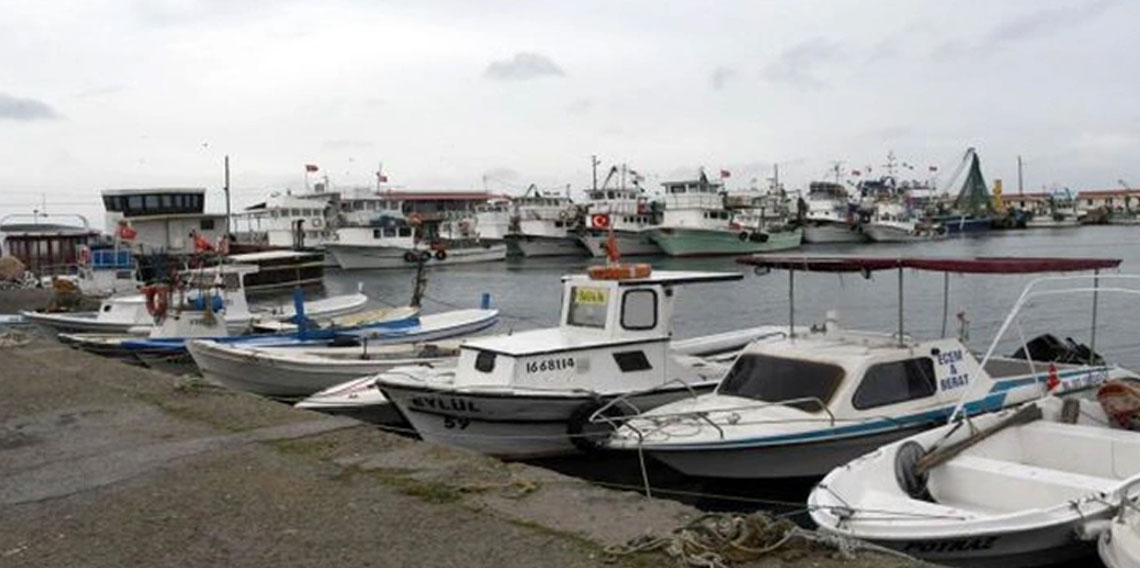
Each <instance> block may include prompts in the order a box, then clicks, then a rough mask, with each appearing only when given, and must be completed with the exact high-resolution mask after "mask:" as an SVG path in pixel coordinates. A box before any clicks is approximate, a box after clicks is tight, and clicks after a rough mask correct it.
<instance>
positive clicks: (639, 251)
mask: <svg viewBox="0 0 1140 568" xmlns="http://www.w3.org/2000/svg"><path fill="white" fill-rule="evenodd" d="M607 239H609V233H606V232H603V231H589V232H586V233H584V234H582V235H581V236H580V237H578V240H579V241H580V242H581V243H582V246H584V247H586V250H587V251H588V252H589V254H590V256H592V257H595V258H601V257H603V256H605V255H606V249H605V243H606V240H607ZM614 240H616V241H617V246H618V251H619V252H621V255H622V256H648V255H654V254H664V251H662V250H661V247H659V246H657V243H655V242H653V239H651V238H650V237H649V231H639V232H629V231H618V230H615V231H614Z"/></svg>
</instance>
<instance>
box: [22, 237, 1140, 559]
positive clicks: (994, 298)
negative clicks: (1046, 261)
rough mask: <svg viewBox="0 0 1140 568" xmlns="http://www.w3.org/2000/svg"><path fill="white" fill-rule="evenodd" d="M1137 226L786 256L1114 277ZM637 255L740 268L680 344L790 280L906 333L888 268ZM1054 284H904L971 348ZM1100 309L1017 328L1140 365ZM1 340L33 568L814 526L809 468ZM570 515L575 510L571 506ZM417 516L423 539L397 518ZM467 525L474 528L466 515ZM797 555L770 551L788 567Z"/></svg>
mask: <svg viewBox="0 0 1140 568" xmlns="http://www.w3.org/2000/svg"><path fill="white" fill-rule="evenodd" d="M1134 230H1135V229H1134V228H1133V227H1127V226H1103V227H1083V228H1067V229H1057V230H1052V229H1047V230H1039V231H1007V232H991V233H988V234H984V235H978V236H973V235H962V236H952V237H949V238H945V239H940V240H933V241H926V242H909V243H878V244H873V245H871V244H867V243H859V244H846V243H832V244H821V245H810V246H808V247H806V248H804V249H802V250H801V251H792V252H790V253H784V254H785V255H786V256H791V257H795V256H796V255H799V254H801V253H802V254H805V255H818V254H837V255H844V254H859V255H863V256H867V255H873V256H879V257H916V256H922V257H931V258H937V257H946V258H966V257H1010V258H1024V257H1113V258H1120V259H1122V262H1121V264H1120V266H1119V269H1118V270H1113V271H1106V272H1105V274H1109V273H1114V272H1117V271H1119V272H1122V273H1128V272H1134V271H1137V270H1140V247H1136V246H1133V245H1128V244H1121V243H1131V242H1132V241H1133V240H1134V235H1133V232H1134ZM642 260H644V261H646V262H648V263H650V264H652V266H653V269H654V271H655V272H654V273H655V274H656V273H658V272H660V274H661V275H662V277H669V276H668V275H670V274H674V275H686V274H689V275H696V274H712V273H736V272H743V273H744V277H743V278H741V279H727V280H725V281H720V282H718V283H716V284H702V283H700V282H699V281H696V282H695V283H692V284H691V285H687V286H683V287H678V288H676V289H675V290H673V291H672V293H671V294H670V296H672V295H674V294H675V303H674V304H673V309H672V310H671V311H670V312H665V313H671V314H672V325H673V326H674V328H675V330H676V335H675V339H678V340H683V339H687V338H693V337H698V336H706V335H711V334H717V333H721V332H725V331H727V330H740V329H743V328H749V327H755V326H763V325H770V326H783V325H787V323H788V321H789V317H790V316H791V315H792V314H789V308H788V297H789V288H788V286H789V282H792V281H794V285H795V288H794V295H795V297H796V298H797V302H796V306H797V307H796V309H795V313H794V318H795V322H796V325H797V326H822V324H823V323H824V322H825V320H828V319H830V320H831V321H828V325H833V324H834V323H838V324H839V325H841V326H842V327H848V328H857V329H868V330H878V331H884V332H889V331H891V330H893V329H894V328H895V326H897V325H899V324H900V321H899V319H898V317H899V316H898V295H897V293H898V292H899V291H900V290H899V286H900V284H899V282H900V281H899V280H897V279H896V276H895V274H894V273H893V271H883V272H874V273H869V274H868V276H869V277H868V278H864V277H863V276H861V275H859V274H858V273H855V274H847V275H833V274H801V275H799V276H797V277H795V278H794V280H792V279H789V278H788V276H787V275H786V274H784V273H782V272H772V273H761V272H762V271H753V270H752V269H751V267H749V266H745V265H741V264H739V263H737V262H736V259H735V258H734V257H698V258H669V257H660V256H659V257H651V258H648V259H642ZM597 263H598V262H597V261H594V260H590V259H588V258H585V257H582V258H578V257H518V258H509V259H507V260H505V261H502V262H494V263H482V264H470V265H441V266H433V267H430V268H428V269H427V270H426V271H425V273H426V280H427V282H426V292H425V293H423V294H422V297H421V301H422V310H423V314H425V317H426V316H427V315H430V314H435V313H440V312H449V311H453V310H463V309H471V308H476V307H479V306H480V305H481V304H483V303H484V301H485V299H484V297H485V296H489V298H490V306H491V307H493V308H494V309H496V310H498V316H499V323H498V325H497V327H495V328H493V329H491V330H489V331H487V332H484V333H513V332H517V331H523V330H528V329H535V328H544V327H556V326H558V324H559V320H558V316H557V314H558V313H559V309H560V306H561V304H562V302H563V301H564V296H563V295H560V294H558V293H556V292H555V291H556V290H558V289H559V288H561V287H562V286H563V282H564V278H565V275H566V274H574V273H582V272H586V271H587V269H588V268H589V267H590V266H596V265H597ZM1040 277H1042V275H1033V274H1025V275H1010V274H994V275H972V276H971V277H969V278H960V277H958V276H956V275H954V274H950V275H949V277H948V279H947V280H943V277H942V276H941V275H937V274H929V273H924V272H908V273H907V274H906V281H905V283H904V284H902V290H901V292H902V294H903V298H904V307H905V310H906V313H907V317H906V320H905V326H906V329H905V332H906V333H907V334H910V335H913V336H916V337H919V338H932V337H944V336H958V337H960V338H961V339H962V340H963V342H964V343H965V344H966V345H967V346H968V347H970V348H971V350H974V351H979V350H984V349H985V347H986V346H987V345H988V343H989V342H990V340H991V339H992V337H993V335H994V334H995V332H996V331H997V329H998V327H999V326H1000V324H1001V323H1002V320H1003V318H1004V316H1005V314H1006V313H1007V309H1008V307H1009V306H1010V305H1011V304H1013V303H1014V301H1015V300H1016V299H1017V298H1018V295H1019V294H1020V293H1021V291H1022V289H1023V288H1024V286H1025V285H1026V284H1027V283H1028V282H1029V281H1031V280H1033V279H1035V278H1040ZM698 280H699V279H698ZM837 280H838V285H837ZM946 283H948V291H949V295H948V297H949V302H948V303H946V304H945V305H944V304H943V300H942V298H943V291H944V288H943V286H944V284H946ZM416 285H417V283H416V279H415V277H414V275H413V274H412V273H411V272H409V271H390V270H368V271H342V270H339V269H335V268H330V269H328V270H327V271H326V272H325V276H324V292H323V293H324V294H325V295H327V296H330V297H336V296H341V295H344V294H351V293H354V292H356V291H357V290H360V291H362V292H363V293H364V294H365V295H367V296H368V298H370V300H369V305H367V306H364V308H366V309H368V308H384V307H396V306H406V305H407V304H408V301H409V299H410V298H413V297H414V296H415V295H416V294H415V292H416V291H415V288H416ZM568 289H569V288H568ZM20 292H21V294H20V295H19V296H20V297H19V298H17V297H16V296H17V295H15V294H13V295H12V297H11V299H9V300H6V302H8V303H4V304H2V308H3V310H6V311H14V310H15V308H16V307H26V304H27V303H28V302H30V301H36V302H42V301H43V295H42V294H32V293H31V292H32V291H20ZM0 294H4V293H0ZM3 299H4V298H0V300H3ZM1096 301H1098V302H1099V314H1100V316H1099V320H1098V321H1096V322H1095V327H1096V336H1095V339H1093V338H1092V337H1090V336H1091V335H1092V334H1091V331H1092V329H1093V325H1094V322H1093V321H1091V320H1090V318H1089V311H1090V310H1089V308H1090V306H1091V305H1092V302H1093V298H1092V296H1091V295H1089V297H1088V298H1087V299H1082V298H1078V299H1076V300H1073V299H1071V298H1067V299H1066V300H1065V301H1057V302H1039V304H1040V305H1035V306H1034V308H1035V309H1034V310H1033V311H1032V313H1031V314H1030V315H1027V316H1026V317H1025V318H1023V319H1022V320H1021V323H1022V325H1023V327H1024V330H1023V333H1024V335H1025V336H1026V337H1027V338H1028V337H1036V336H1037V335H1039V334H1041V333H1045V332H1049V333H1054V334H1056V335H1057V336H1058V337H1062V338H1064V337H1072V338H1074V339H1075V340H1076V341H1077V342H1080V343H1085V344H1090V345H1093V347H1094V348H1095V351H1097V352H1099V353H1101V354H1103V355H1104V357H1105V358H1106V360H1111V361H1112V362H1114V363H1116V364H1119V365H1120V366H1122V367H1125V368H1130V369H1136V368H1140V350H1137V349H1136V347H1137V343H1136V340H1135V337H1134V336H1133V335H1129V334H1128V333H1127V332H1126V325H1127V324H1128V323H1129V320H1130V318H1131V317H1132V316H1133V315H1134V313H1135V304H1134V302H1133V303H1129V302H1126V301H1125V302H1122V301H1121V299H1120V298H1113V297H1109V296H1108V295H1104V296H1103V297H1100V298H1098V299H1097V300H1096ZM17 304H18V305H17ZM829 311H833V312H834V313H832V314H828V312H829ZM655 313H656V312H655ZM797 329H798V327H797ZM508 339H509V338H508ZM1093 341H1095V344H1094V343H1093ZM1019 345H1020V343H1019V341H1017V338H1016V336H1015V337H1013V338H1011V340H1010V341H1007V342H1005V343H1003V344H1001V345H1000V347H999V349H998V351H999V352H1000V353H1002V354H1009V353H1012V352H1013V351H1014V350H1016V349H1017V347H1018V346H1019ZM0 353H2V354H3V355H4V356H5V361H6V362H9V364H7V365H6V370H5V372H4V373H0V389H3V392H5V393H6V397H5V398H4V400H3V401H2V402H0V426H2V427H3V431H2V433H3V436H4V437H3V439H2V440H0V442H2V443H0V461H2V463H3V464H4V465H3V466H0V476H2V477H3V479H4V481H5V483H4V485H5V487H6V489H5V490H4V491H2V492H0V498H2V499H3V502H4V504H5V507H4V509H3V510H0V552H5V553H6V554H7V556H6V559H13V560H14V562H15V563H14V564H13V565H16V566H20V565H29V566H31V565H43V564H44V563H45V562H46V563H47V564H64V565H67V564H77V563H84V562H85V561H89V562H88V563H90V564H93V565H108V566H111V565H124V564H127V565H138V564H162V563H166V562H172V561H173V562H178V563H189V564H192V565H193V564H201V563H207V564H208V563H217V562H222V563H226V564H241V565H251V566H262V565H265V566H268V565H270V564H262V562H269V559H280V558H291V559H292V560H294V561H296V562H298V563H300V564H306V563H312V562H315V561H316V558H315V557H314V556H313V555H314V554H316V552H315V550H318V549H319V550H327V549H328V547H331V546H336V547H339V548H338V549H339V550H342V553H341V554H342V556H341V557H340V558H341V559H343V561H345V562H359V563H362V564H367V563H368V562H369V557H368V556H367V554H368V548H367V547H360V546H356V545H355V544H354V543H356V542H360V541H369V540H371V541H384V542H386V543H392V544H390V545H388V546H389V547H390V548H391V549H392V552H391V553H390V554H391V556H390V557H387V558H386V559H385V560H384V561H382V562H379V563H380V564H381V565H451V564H453V563H455V562H459V561H460V560H459V558H460V557H462V556H464V555H466V554H468V553H478V554H482V555H484V557H483V560H482V561H481V563H488V562H489V563H494V564H496V565H503V566H530V565H536V564H537V563H541V564H548V565H549V564H551V563H554V564H555V565H559V566H593V565H598V564H599V563H601V562H602V559H603V558H605V561H606V562H607V563H611V564H612V565H617V566H623V565H630V566H640V565H641V564H639V562H640V561H638V560H636V558H629V559H626V558H623V557H619V558H612V557H608V556H605V555H604V554H603V549H604V548H605V547H607V546H615V545H620V544H622V543H625V542H627V541H630V540H631V539H634V538H636V537H638V536H640V535H642V534H645V533H648V532H653V533H656V534H659V535H660V534H666V533H668V532H669V531H671V530H673V529H674V528H676V527H679V526H683V525H685V524H686V523H688V522H689V521H691V520H692V519H695V518H698V517H699V516H700V515H701V514H702V512H709V511H731V512H735V513H741V514H746V513H751V512H756V511H768V512H775V513H777V514H780V515H788V516H790V517H791V518H793V519H794V520H795V521H796V522H798V523H800V524H802V525H804V526H810V525H811V523H810V520H809V519H808V517H807V515H806V514H805V513H804V507H803V505H802V504H803V503H804V501H805V499H806V496H807V492H808V490H809V489H810V488H811V486H812V484H813V483H814V481H815V480H812V479H806V478H800V479H789V480H784V481H783V482H765V483H761V484H758V483H755V481H747V480H731V479H724V480H722V479H711V478H699V477H686V476H684V475H680V474H678V473H677V472H676V471H672V470H669V469H668V468H666V467H664V466H662V465H661V464H657V463H654V462H650V463H648V464H647V466H646V468H645V469H642V468H641V467H640V465H639V463H638V459H637V457H636V456H635V455H634V454H633V453H626V454H618V455H603V456H585V457H583V456H565V457H558V458H546V459H538V460H530V461H529V462H527V463H526V464H521V463H509V462H502V461H499V460H496V459H494V458H489V457H486V456H482V455H478V454H474V453H469V452H466V451H463V450H456V449H451V448H446V447H442V446H435V445H432V444H427V443H424V442H417V441H413V440H411V439H408V438H407V437H406V436H404V435H403V434H404V433H406V431H404V430H402V429H400V428H389V429H390V430H392V431H394V432H395V433H391V432H384V431H379V430H376V429H374V428H372V427H368V426H364V425H362V424H361V423H358V422H355V421H352V420H347V419H342V418H333V417H323V416H322V415H320V414H316V413H311V412H306V411H299V410H294V409H290V408H289V407H287V406H285V405H281V404H278V403H274V402H271V401H267V400H264V399H260V398H258V397H255V396H252V395H249V394H243V393H236V392H232V391H228V390H225V389H222V388H220V387H218V386H216V385H212V384H210V383H208V382H206V381H204V380H202V379H200V378H195V377H194V376H191V375H184V376H181V377H176V376H172V375H169V374H164V373H157V372H154V371H150V370H143V369H137V368H133V367H129V366H124V365H123V364H122V363H119V362H117V361H113V360H110V359H101V358H97V357H94V356H92V355H89V354H86V353H81V352H79V351H75V350H71V349H67V348H65V347H63V346H61V345H59V344H57V343H55V342H54V341H52V340H49V339H34V340H33V341H32V342H31V343H29V344H27V345H16V346H8V347H4V348H2V349H0ZM44 456H52V457H51V459H46V458H45V457H44ZM535 466H537V467H535ZM77 472H79V473H78V474H77ZM330 480H334V481H332V482H330ZM644 485H649V486H651V487H652V491H653V492H654V495H653V497H654V498H652V499H646V497H645V496H644V495H641V494H639V493H640V492H641V489H642V488H643V487H644ZM614 489H620V490H624V491H614ZM155 496H161V498H162V501H161V502H156V501H154V499H155ZM583 502H586V503H589V505H588V506H583V505H581V503H583ZM568 508H574V509H575V511H574V512H573V513H567V512H566V509H568ZM140 510H146V511H148V512H147V513H145V514H144V513H140V512H139V511H140ZM60 515H65V516H66V518H67V519H68V520H67V521H66V522H65V523H63V525H62V526H60V527H59V528H58V530H57V533H58V534H60V535H63V536H60V537H57V538H64V539H69V541H70V542H71V544H70V545H69V546H67V547H60V546H51V545H45V544H44V543H43V542H42V541H41V539H40V538H39V537H38V536H37V534H38V531H39V528H38V527H40V526H41V525H43V524H45V523H48V522H50V521H49V520H48V519H49V518H54V517H56V516H60ZM603 518H604V519H607V520H606V521H605V522H599V521H598V519H603ZM409 522H412V523H414V525H415V527H416V528H415V530H402V527H404V526H405V525H406V523H409ZM156 523H157V524H158V526H162V527H163V536H162V537H161V539H160V540H161V541H162V547H161V549H162V550H164V551H165V552H164V553H163V554H164V555H163V556H157V554H158V552H156V551H155V550H153V549H152V548H148V547H137V546H127V545H126V544H125V543H128V542H132V541H137V540H140V539H144V540H145V539H154V538H155V537H154V533H153V531H154V530H155V528H154V527H155V526H156V525H155V524H156ZM207 524H208V526H210V527H211V528H210V529H209V530H208V531H207V532H206V534H205V535H204V536H203V535H202V534H200V532H199V531H201V527H202V526H206V525H207ZM469 525H478V527H479V528H478V529H473V530H467V529H461V528H460V527H464V526H469ZM111 527H114V528H111ZM392 533H399V536H398V537H393V536H392ZM222 535H224V536H222ZM297 535H299V536H297ZM440 535H454V539H455V542H456V543H459V544H458V545H456V546H449V547H439V546H438V545H437V543H438V539H439V538H440ZM179 538H180V539H182V541H181V542H176V539H179ZM499 539H506V540H507V541H509V542H510V543H511V544H510V545H508V546H506V547H503V548H499V549H495V550H491V549H490V548H489V547H488V545H487V544H486V543H487V542H492V541H495V540H499ZM476 540H478V541H479V542H478V543H476V542H475V541H476ZM243 546H245V547H247V548H248V550H247V549H245V548H242V547H243ZM302 548H303V549H302ZM424 548H431V549H432V550H431V551H430V552H425V551H423V550H422V549H424ZM550 548H553V549H555V550H556V552H553V553H551V554H552V555H553V556H542V557H541V558H539V556H538V555H540V554H543V553H542V552H541V551H543V550H546V549H550ZM386 550H387V549H386ZM258 554H261V555H262V556H258ZM386 554H389V553H386ZM782 554H784V552H777V553H776V556H775V558H787V556H781V555H782ZM787 554H789V555H791V556H790V557H791V558H793V559H796V558H799V559H800V560H803V561H808V562H810V563H811V565H812V566H821V567H828V566H832V565H834V566H840V565H842V566H863V565H865V566H895V565H898V566H904V565H911V564H913V562H911V561H909V560H905V559H900V558H899V557H895V556H881V555H876V554H873V553H869V552H859V553H858V556H857V558H855V559H853V560H851V559H842V558H841V557H838V556H835V555H834V554H833V553H831V552H826V551H822V552H821V551H818V550H816V551H813V550H810V549H809V550H807V551H804V550H797V551H790V552H787ZM800 555H806V556H800ZM91 558H94V559H95V560H94V561H90V559H91ZM371 560H373V561H374V560H375V558H372V559H371ZM793 562H795V560H793ZM374 563H375V562H374ZM791 565H797V564H791Z"/></svg>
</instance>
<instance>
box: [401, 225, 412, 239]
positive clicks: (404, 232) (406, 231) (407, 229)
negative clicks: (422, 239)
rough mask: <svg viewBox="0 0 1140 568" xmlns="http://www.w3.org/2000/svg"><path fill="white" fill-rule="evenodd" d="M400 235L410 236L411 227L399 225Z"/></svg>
mask: <svg viewBox="0 0 1140 568" xmlns="http://www.w3.org/2000/svg"><path fill="white" fill-rule="evenodd" d="M400 236H401V237H410V236H412V228H411V227H400Z"/></svg>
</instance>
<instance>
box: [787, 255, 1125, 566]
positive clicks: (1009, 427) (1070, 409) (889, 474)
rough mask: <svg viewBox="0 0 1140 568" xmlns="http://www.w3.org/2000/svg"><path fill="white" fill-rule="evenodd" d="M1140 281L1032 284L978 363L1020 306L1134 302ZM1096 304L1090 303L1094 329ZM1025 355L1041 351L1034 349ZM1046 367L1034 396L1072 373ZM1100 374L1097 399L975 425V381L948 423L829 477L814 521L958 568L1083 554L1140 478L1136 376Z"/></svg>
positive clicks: (1032, 407) (813, 503)
mask: <svg viewBox="0 0 1140 568" xmlns="http://www.w3.org/2000/svg"><path fill="white" fill-rule="evenodd" d="M1137 282H1140V276H1131V275H1108V276H1106V275H1097V276H1069V277H1047V278H1039V279H1037V280H1035V281H1033V282H1031V283H1030V284H1029V285H1028V286H1027V287H1026V289H1025V290H1024V291H1023V292H1022V294H1021V297H1020V298H1019V299H1018V301H1017V303H1016V304H1015V305H1014V309H1013V310H1012V311H1011V312H1010V314H1009V315H1008V316H1007V317H1006V318H1005V321H1004V322H1003V323H1002V326H1001V329H1000V330H999V332H998V336H997V338H995V340H994V342H993V343H992V344H991V345H990V348H989V350H988V351H987V353H986V356H985V357H984V358H983V362H988V361H991V360H992V358H991V355H992V354H993V352H994V350H995V347H996V344H997V341H998V339H1000V337H1001V336H1002V334H1003V333H1005V332H1006V331H1007V330H1009V329H1010V328H1011V327H1013V326H1017V327H1020V320H1021V318H1020V316H1021V313H1020V312H1021V309H1022V308H1023V307H1024V306H1026V305H1029V304H1030V303H1031V302H1032V301H1033V300H1035V299H1039V298H1043V297H1049V298H1054V297H1057V296H1058V295H1070V296H1071V295H1073V294H1074V293H1081V294H1090V293H1091V294H1092V295H1093V297H1094V299H1095V298H1097V297H1098V295H1100V294H1105V293H1123V294H1128V295H1133V296H1136V295H1140V289H1137V288H1135V284H1136V283H1137ZM1096 305H1097V302H1096V301H1095V300H1094V302H1093V306H1094V307H1093V313H1094V318H1093V321H1094V322H1095V321H1096V317H1095V314H1096ZM1094 325H1095V324H1094ZM1094 329H1095V328H1094ZM1019 335H1020V331H1019ZM1038 347H1040V346H1038ZM1022 350H1023V351H1025V352H1033V351H1039V349H1037V348H1035V347H1034V346H1033V345H1032V343H1023V346H1022ZM1088 353H1089V354H1091V355H1092V356H1093V357H1096V355H1095V352H1093V351H1092V350H1091V349H1090V350H1088ZM1034 359H1036V357H1034ZM1049 369H1050V370H1049V373H1050V375H1052V376H1051V377H1050V380H1049V383H1047V385H1046V388H1044V389H1041V391H1040V393H1041V394H1053V395H1055V394H1057V393H1059V392H1063V391H1065V390H1069V389H1068V386H1069V385H1068V383H1069V381H1070V380H1072V379H1073V378H1072V377H1067V376H1065V374H1064V373H1057V372H1056V370H1055V369H1054V367H1053V365H1050V367H1049ZM1106 371H1107V372H1106V373H1105V374H1106V375H1107V376H1108V378H1110V379H1118V380H1111V381H1110V382H1107V383H1103V384H1099V389H1098V392H1097V400H1098V401H1099V404H1098V403H1097V402H1094V401H1091V400H1088V399H1087V398H1085V399H1069V400H1064V401H1062V400H1060V399H1059V398H1057V397H1056V396H1046V397H1043V398H1039V399H1037V400H1035V401H1033V402H1031V403H1029V404H1027V405H1025V406H1023V407H1021V408H1018V409H1007V410H1005V411H1003V412H1000V413H994V414H987V415H982V416H977V417H974V418H968V412H965V411H967V410H968V408H967V401H968V400H969V398H970V395H971V393H972V392H973V391H976V390H979V389H980V388H984V387H985V386H986V385H971V386H970V387H969V388H968V389H967V390H966V391H965V392H964V393H963V395H962V397H961V399H960V400H959V402H958V403H957V405H956V406H955V408H954V412H953V413H951V418H952V419H951V420H950V421H949V422H948V423H946V424H944V425H942V426H940V427H939V428H936V429H933V430H931V431H927V432H923V433H921V434H918V435H914V436H910V437H908V438H906V439H904V440H900V441H898V442H895V443H893V444H890V445H887V446H884V447H882V448H880V449H878V450H876V451H873V452H871V453H869V454H867V455H864V456H862V457H859V458H858V459H855V460H853V461H851V462H850V463H847V464H845V465H842V466H840V467H837V468H836V469H834V470H833V471H832V472H831V473H829V474H828V475H827V476H826V477H825V478H824V479H823V481H821V482H820V484H819V485H818V486H817V487H816V488H815V489H814V490H813V491H812V493H811V495H810V497H809V500H808V505H809V507H810V511H811V514H812V518H813V520H815V522H816V523H817V524H818V525H819V526H820V528H821V529H822V530H824V531H827V532H832V533H837V534H842V535H844V536H849V537H855V538H860V539H864V540H869V541H872V542H875V543H877V544H880V545H884V546H887V547H890V548H894V549H898V550H902V551H904V552H906V553H908V554H911V555H915V556H919V557H921V558H924V559H927V560H931V561H934V562H940V563H948V564H955V565H970V566H1042V565H1052V564H1057V563H1060V562H1065V561H1067V560H1072V559H1076V558H1081V557H1085V556H1091V555H1092V554H1093V552H1094V550H1095V546H1094V545H1095V540H1096V537H1097V536H1098V535H1100V534H1101V533H1103V532H1104V530H1105V529H1106V528H1108V525H1107V523H1106V522H1105V521H1106V520H1107V519H1109V518H1110V517H1111V516H1112V515H1113V514H1114V513H1115V512H1116V511H1117V509H1118V508H1119V507H1121V506H1122V505H1121V504H1122V502H1123V500H1122V494H1123V493H1124V492H1125V491H1126V490H1127V489H1128V488H1129V487H1130V486H1132V485H1134V484H1135V483H1136V482H1137V481H1140V434H1138V433H1137V432H1136V431H1134V430H1133V429H1134V428H1135V427H1136V426H1137V425H1138V424H1140V414H1138V413H1137V411H1138V410H1140V390H1138V389H1137V388H1136V387H1135V386H1131V385H1136V384H1137V381H1140V377H1138V376H1137V375H1136V374H1134V373H1131V372H1128V371H1124V370H1122V369H1118V368H1110V367H1106ZM1076 380H1077V381H1078V382H1077V384H1078V385H1079V384H1082V383H1087V379H1076ZM1125 394H1126V395H1127V396H1122V395H1125ZM1123 506H1128V507H1131V506H1133V504H1132V502H1131V501H1129V502H1128V503H1126V504H1125V505H1123Z"/></svg>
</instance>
